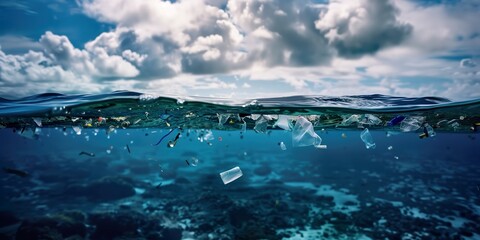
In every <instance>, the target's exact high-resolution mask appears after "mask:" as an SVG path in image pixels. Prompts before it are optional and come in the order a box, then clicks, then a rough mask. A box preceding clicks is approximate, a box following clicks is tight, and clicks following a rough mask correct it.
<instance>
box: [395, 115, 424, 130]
mask: <svg viewBox="0 0 480 240" xmlns="http://www.w3.org/2000/svg"><path fill="white" fill-rule="evenodd" d="M424 121H425V117H421V116H414V117H406V118H405V119H404V120H403V121H402V122H401V123H400V129H401V130H402V131H403V132H412V131H416V130H418V129H419V128H420V127H421V126H422V123H423V122H424Z"/></svg>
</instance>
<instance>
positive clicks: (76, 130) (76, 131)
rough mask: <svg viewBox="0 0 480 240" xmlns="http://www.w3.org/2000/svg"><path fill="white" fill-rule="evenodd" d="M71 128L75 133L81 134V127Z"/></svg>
mask: <svg viewBox="0 0 480 240" xmlns="http://www.w3.org/2000/svg"><path fill="white" fill-rule="evenodd" d="M72 128H73V131H75V133H76V134H77V135H81V134H82V127H80V126H72Z"/></svg>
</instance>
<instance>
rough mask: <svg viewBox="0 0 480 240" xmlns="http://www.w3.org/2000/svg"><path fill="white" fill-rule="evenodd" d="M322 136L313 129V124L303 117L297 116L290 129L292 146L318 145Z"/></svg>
mask: <svg viewBox="0 0 480 240" xmlns="http://www.w3.org/2000/svg"><path fill="white" fill-rule="evenodd" d="M321 143H322V138H320V136H318V135H317V134H316V133H315V131H314V130H313V125H312V123H311V122H309V121H308V120H307V119H305V118H304V117H298V119H297V121H296V122H295V126H294V127H293V130H292V145H293V147H305V146H311V145H313V146H315V147H316V146H319V145H320V144H321Z"/></svg>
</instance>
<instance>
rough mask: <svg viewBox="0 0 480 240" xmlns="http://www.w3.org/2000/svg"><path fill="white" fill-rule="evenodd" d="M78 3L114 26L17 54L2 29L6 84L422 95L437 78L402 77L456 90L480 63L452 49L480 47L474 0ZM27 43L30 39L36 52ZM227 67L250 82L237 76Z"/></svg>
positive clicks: (53, 39) (1, 73)
mask: <svg viewBox="0 0 480 240" xmlns="http://www.w3.org/2000/svg"><path fill="white" fill-rule="evenodd" d="M78 3H79V5H80V6H79V7H80V8H81V9H82V13H83V14H86V15H87V16H89V17H91V18H93V19H95V20H97V21H99V22H102V23H108V24H111V25H112V28H111V29H110V30H108V31H106V32H103V33H101V34H99V35H98V36H97V37H96V38H95V39H92V40H91V41H89V42H87V43H85V44H84V46H74V45H73V44H72V43H71V42H70V39H69V38H68V36H61V35H56V34H54V33H51V32H46V33H45V34H44V35H43V36H42V37H41V38H40V40H39V41H31V40H30V41H28V39H23V40H27V41H23V42H24V43H25V44H24V46H25V47H22V49H21V51H17V50H15V49H14V48H11V45H12V44H6V43H8V42H12V40H11V39H12V38H10V37H0V44H3V45H4V46H5V47H3V46H2V47H3V49H4V50H3V51H2V50H1V49H0V86H1V91H0V93H1V92H8V91H11V89H13V88H14V87H15V86H28V89H31V91H30V92H37V93H38V92H45V91H51V90H52V91H53V90H58V91H62V92H65V90H66V89H69V88H70V89H73V86H74V88H75V89H74V90H73V91H75V90H77V91H82V90H85V91H89V92H95V91H106V90H117V89H129V90H137V91H145V90H147V89H156V90H158V91H161V92H164V93H167V92H168V93H175V92H176V93H179V94H191V93H192V91H193V89H194V88H196V89H198V91H200V92H199V93H203V92H201V91H208V90H211V91H219V92H218V94H224V92H221V91H233V90H235V89H236V88H237V87H238V88H242V89H246V88H249V90H251V91H248V92H252V93H257V94H259V91H258V90H257V88H256V87H257V86H256V82H255V80H261V81H262V80H263V81H264V82H262V83H261V84H265V81H271V82H275V83H276V84H280V85H281V86H282V87H281V90H278V91H282V92H279V94H280V95H283V94H284V93H287V92H288V93H289V94H292V93H294V92H296V93H299V94H306V93H310V94H327V95H330V94H337V95H340V94H354V93H362V92H363V93H364V92H372V93H373V92H375V93H385V94H388V93H390V94H407V95H414V94H419V95H422V94H421V92H423V93H426V94H428V93H433V92H432V91H431V90H430V88H431V87H432V86H433V87H435V84H434V85H432V86H431V85H427V84H425V85H424V86H423V87H418V88H413V87H411V86H407V85H405V84H401V81H402V80H401V79H403V78H405V77H416V76H417V77H418V76H423V77H428V78H430V79H433V78H442V79H443V81H445V79H447V78H448V79H451V81H450V82H449V84H453V82H454V81H455V83H457V84H460V85H462V86H464V87H460V86H458V87H457V88H456V89H457V91H456V93H458V92H459V91H463V90H462V89H468V85H472V81H471V79H478V75H479V74H478V72H479V71H478V69H477V66H478V64H477V63H475V62H474V60H468V59H464V61H462V62H461V63H460V66H459V63H458V61H452V60H448V59H449V58H444V57H450V56H454V54H459V53H461V55H466V56H478V55H479V54H480V50H478V45H479V44H480V37H478V32H480V29H479V27H478V24H476V19H477V18H478V17H476V16H477V14H478V10H471V9H473V7H471V6H470V5H469V4H470V3H468V0H463V1H460V2H459V3H457V4H451V5H445V4H436V5H420V4H418V3H416V2H413V1H411V0H331V1H328V2H326V1H312V0H300V1H283V0H259V1H249V0H192V1H187V0H180V1H161V0H156V1H152V0H136V1H130V0H118V1H109V0H79V1H78ZM475 33H477V35H475ZM17 39H20V38H17ZM2 42H3V43H2ZM19 42H20V41H19ZM9 46H10V47H9ZM26 46H32V47H31V49H30V50H31V51H30V52H29V51H27V50H25V49H26V48H27V47H26ZM405 59H408V61H406V60H405ZM450 59H454V58H450ZM475 64H476V65H475ZM358 69H362V70H361V71H359V70H358ZM218 75H221V76H230V77H231V78H233V76H241V77H242V80H241V81H236V80H235V81H234V83H232V82H231V81H226V80H225V78H223V77H221V78H218V77H217V76H218ZM227 78H228V77H227ZM419 79H420V78H419ZM468 79H470V80H468ZM261 81H257V82H261ZM365 82H368V84H366V85H365V84H364V83H365ZM261 84H260V85H261ZM267 85H268V84H267ZM436 86H440V84H436ZM441 86H443V85H441ZM396 88H398V89H396ZM279 89H280V87H279ZM267 90H271V89H267ZM267 90H265V91H267ZM25 91H27V90H25ZM67 92H68V91H67ZM262 94H265V92H263V93H262ZM452 94H453V92H452ZM472 94H474V93H472ZM472 94H469V96H471V95H472Z"/></svg>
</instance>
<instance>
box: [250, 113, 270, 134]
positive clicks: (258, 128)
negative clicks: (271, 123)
mask: <svg viewBox="0 0 480 240" xmlns="http://www.w3.org/2000/svg"><path fill="white" fill-rule="evenodd" d="M267 127H268V119H267V118H265V117H264V116H261V117H259V118H258V119H257V121H255V127H254V128H253V130H255V132H257V133H266V132H267Z"/></svg>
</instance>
